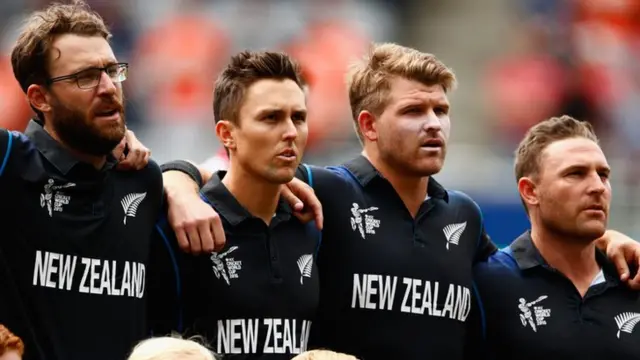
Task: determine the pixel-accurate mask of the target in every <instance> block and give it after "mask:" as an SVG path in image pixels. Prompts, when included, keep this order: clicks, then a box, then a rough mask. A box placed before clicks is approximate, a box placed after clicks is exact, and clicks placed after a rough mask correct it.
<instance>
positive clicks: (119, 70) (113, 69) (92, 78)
mask: <svg viewBox="0 0 640 360" xmlns="http://www.w3.org/2000/svg"><path fill="white" fill-rule="evenodd" d="M128 71H129V64H127V63H116V64H111V65H109V66H105V67H103V68H89V69H85V70H82V71H78V72H77V73H73V74H71V75H65V76H58V77H55V78H52V79H49V80H48V81H47V83H48V84H49V85H50V84H53V83H55V82H58V81H64V80H71V79H73V80H75V81H76V84H77V85H78V87H79V88H80V89H93V88H95V87H96V86H98V85H100V79H102V72H105V73H107V75H108V76H109V78H110V79H111V81H113V82H114V83H121V82H123V81H125V80H127V73H128Z"/></svg>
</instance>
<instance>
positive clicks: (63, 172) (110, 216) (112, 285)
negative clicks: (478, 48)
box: [0, 1, 209, 360]
mask: <svg viewBox="0 0 640 360" xmlns="http://www.w3.org/2000/svg"><path fill="white" fill-rule="evenodd" d="M110 36H111V35H110V33H109V31H108V29H107V27H106V26H105V24H104V22H103V20H102V19H101V18H100V16H99V15H98V14H96V13H94V12H93V11H91V10H90V9H89V8H88V7H87V6H86V4H84V3H83V2H81V1H75V2H74V4H73V5H63V4H53V5H50V6H48V7H47V8H46V9H44V10H42V11H37V12H34V13H33V14H31V16H30V17H29V19H28V21H27V23H26V26H25V28H24V29H23V31H22V32H21V34H20V36H19V38H18V40H17V42H16V45H15V47H14V48H13V51H12V53H11V64H12V66H13V71H14V74H15V77H16V79H17V80H18V83H19V84H20V86H21V87H22V89H23V90H24V92H25V93H26V96H27V98H28V101H29V103H30V105H31V106H32V108H33V109H34V111H35V112H36V114H37V119H36V120H32V121H31V122H30V123H29V126H28V128H27V130H26V132H25V133H24V134H22V133H18V132H8V131H6V130H4V129H2V130H0V189H1V190H2V196H3V200H2V202H1V203H0V208H1V211H2V217H1V218H0V227H1V228H2V229H3V230H2V231H3V234H2V237H1V238H0V323H2V324H5V325H6V326H7V327H9V328H10V329H11V330H12V331H13V332H15V333H16V335H18V336H20V337H21V338H22V339H23V340H24V343H25V354H24V358H25V359H52V360H63V359H64V360H75V359H78V360H79V359H83V360H84V359H95V360H100V359H105V360H106V359H109V360H112V359H123V358H125V357H126V355H127V354H128V353H129V352H130V350H131V348H132V346H133V345H134V344H135V343H136V342H138V341H139V340H140V339H142V338H144V337H145V336H146V335H147V334H148V332H147V328H146V319H145V311H146V306H145V304H146V301H145V300H146V299H145V297H146V295H145V294H146V291H145V287H146V286H145V278H146V276H145V267H146V264H147V260H148V253H149V246H150V239H151V233H152V231H153V229H154V225H155V223H156V220H157V215H158V213H159V211H160V209H161V202H162V176H161V172H160V169H159V167H158V165H157V164H156V163H155V162H149V163H148V165H146V163H147V160H148V156H149V154H148V151H140V150H144V148H138V149H137V150H136V149H132V148H129V150H130V151H129V155H128V157H133V158H137V159H138V160H139V161H140V162H141V163H142V164H144V165H143V166H139V167H137V166H135V164H134V166H133V167H134V169H137V170H135V171H128V172H119V171H113V169H114V168H115V167H116V166H117V165H118V159H116V158H115V157H114V156H113V154H112V151H114V148H117V147H118V146H119V145H120V144H122V141H123V138H125V134H126V127H125V118H124V104H123V96H122V85H121V83H122V82H123V81H124V80H126V78H127V69H128V66H127V64H126V63H121V62H118V61H117V59H116V57H115V55H114V53H113V51H112V49H111V46H110V44H109V41H108V40H109V38H110ZM128 145H129V146H130V145H131V144H128ZM120 150H122V148H121V149H120ZM145 165H146V166H145ZM208 228H209V227H208Z"/></svg>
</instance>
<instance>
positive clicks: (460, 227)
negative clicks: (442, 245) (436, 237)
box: [442, 221, 467, 250]
mask: <svg viewBox="0 0 640 360" xmlns="http://www.w3.org/2000/svg"><path fill="white" fill-rule="evenodd" d="M466 228H467V222H466V221H465V222H463V223H460V224H450V225H447V226H445V227H444V229H442V231H443V232H444V236H445V237H446V238H447V244H446V245H447V250H449V245H450V244H453V245H458V243H459V242H460V237H461V236H462V233H463V232H464V229H466Z"/></svg>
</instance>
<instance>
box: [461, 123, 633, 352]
mask: <svg viewBox="0 0 640 360" xmlns="http://www.w3.org/2000/svg"><path fill="white" fill-rule="evenodd" d="M515 172H516V179H517V182H518V191H519V192H520V197H521V198H522V202H523V204H524V206H525V209H526V210H527V213H528V214H529V218H530V220H531V230H530V231H527V232H526V233H524V234H522V235H521V236H520V237H518V238H517V239H516V240H515V241H514V242H513V243H512V244H511V245H510V246H509V247H508V248H505V249H503V250H501V251H499V252H497V253H495V254H494V255H492V256H491V257H490V259H489V261H488V262H485V263H480V264H477V265H476V267H475V278H476V283H477V287H478V290H479V296H478V298H477V300H478V304H479V306H480V308H479V309H480V312H479V314H478V315H479V320H480V321H481V324H482V325H481V333H482V334H481V336H478V335H477V334H471V339H470V341H471V342H472V343H475V344H476V345H477V346H475V347H471V348H470V349H469V351H470V353H469V358H470V359H478V358H480V357H479V355H480V353H481V352H482V351H484V355H485V356H487V357H488V358H491V359H498V360H499V359H515V358H517V359H522V360H527V359H540V358H545V357H546V358H550V359H551V358H553V359H605V358H606V359H612V360H613V359H621V360H622V359H635V358H639V357H640V332H637V331H634V328H635V325H636V324H637V323H638V322H640V292H637V291H633V290H631V289H629V288H627V287H626V286H625V285H624V284H621V283H620V280H619V277H618V275H617V273H616V269H615V266H614V265H613V264H612V263H611V262H610V261H609V260H608V259H607V258H606V256H605V255H604V254H603V253H601V252H600V250H598V249H597V248H596V245H595V241H596V240H597V239H598V238H600V237H601V236H602V235H603V234H604V232H605V230H606V226H607V219H608V216H609V206H610V202H611V184H610V183H609V173H610V168H609V164H608V163H607V159H606V157H605V155H604V154H603V152H602V149H601V148H600V146H599V145H598V139H597V137H596V135H595V134H594V132H593V130H592V128H591V125H589V124H588V123H586V122H580V121H578V120H575V119H573V118H571V117H569V116H562V117H559V118H551V119H549V120H546V121H543V122H541V123H539V124H537V125H535V126H534V127H532V128H531V129H530V130H529V131H528V132H527V134H526V135H525V137H524V139H523V140H522V142H521V143H520V146H519V147H518V150H517V151H516V160H515ZM474 340H475V341H474ZM483 340H484V341H483Z"/></svg>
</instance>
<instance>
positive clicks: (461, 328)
mask: <svg viewBox="0 0 640 360" xmlns="http://www.w3.org/2000/svg"><path fill="white" fill-rule="evenodd" d="M312 173H313V179H314V189H315V192H316V195H317V196H318V198H319V199H320V201H321V202H322V204H323V210H324V217H325V221H324V229H323V242H322V245H321V248H320V252H319V257H318V264H319V265H318V266H319V269H320V294H321V298H320V312H319V314H320V315H319V316H318V320H317V321H316V323H315V324H314V327H313V328H312V331H311V339H312V340H311V345H312V346H313V347H315V348H328V349H332V350H336V351H340V352H345V353H349V354H353V355H355V356H357V357H358V358H360V359H364V360H376V359H447V360H449V359H461V358H462V355H463V348H464V335H465V325H466V322H467V318H468V316H469V312H470V310H471V300H472V299H471V296H472V290H471V289H472V273H471V269H472V265H473V262H474V261H475V260H476V259H479V258H483V257H486V256H487V254H490V253H491V252H492V251H494V250H495V247H494V245H493V244H492V243H491V241H490V240H489V238H488V237H487V236H486V234H485V233H484V228H483V224H482V214H481V212H480V210H479V208H478V206H477V205H476V204H475V203H474V202H473V201H472V200H471V199H470V198H469V197H468V196H467V195H465V194H463V193H460V192H456V191H447V190H445V189H444V188H443V187H442V186H441V185H440V184H439V183H438V182H437V181H436V180H435V179H433V178H432V177H431V178H430V179H429V183H428V196H429V197H428V199H426V200H425V201H424V202H423V204H422V205H421V207H420V210H419V212H418V214H417V216H416V217H415V219H414V218H413V217H412V216H411V214H410V213H409V211H408V210H407V209H406V207H405V205H404V203H403V202H402V200H401V199H400V197H399V196H398V194H397V193H396V191H395V190H394V188H393V187H392V186H391V184H390V183H389V182H388V181H387V180H386V179H385V178H384V177H383V176H382V175H381V174H380V173H379V172H378V171H377V170H376V169H375V168H374V167H373V166H372V164H371V163H370V162H369V161H368V160H367V159H366V158H364V157H362V156H360V157H358V158H356V159H354V160H353V161H351V162H349V163H347V164H345V165H344V166H340V167H333V168H328V169H322V168H315V167H314V168H312Z"/></svg>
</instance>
